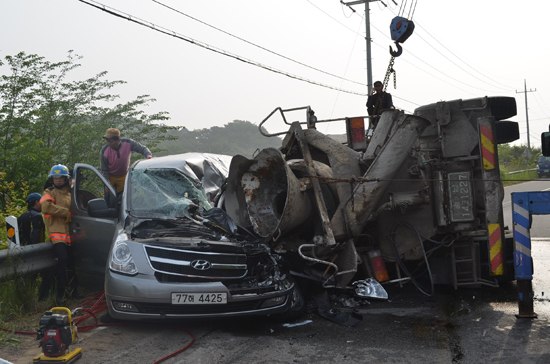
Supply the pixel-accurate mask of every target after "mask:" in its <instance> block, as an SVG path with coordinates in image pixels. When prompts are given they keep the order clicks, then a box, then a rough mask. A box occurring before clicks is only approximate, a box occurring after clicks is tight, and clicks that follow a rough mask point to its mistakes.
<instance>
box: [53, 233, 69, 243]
mask: <svg viewBox="0 0 550 364" xmlns="http://www.w3.org/2000/svg"><path fill="white" fill-rule="evenodd" d="M50 240H52V241H53V240H63V241H66V242H69V243H70V242H71V238H70V237H68V236H67V235H66V234H50Z"/></svg>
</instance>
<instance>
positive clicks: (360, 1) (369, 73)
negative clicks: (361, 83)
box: [340, 0, 385, 95]
mask: <svg viewBox="0 0 550 364" xmlns="http://www.w3.org/2000/svg"><path fill="white" fill-rule="evenodd" d="M374 1H381V0H357V1H350V2H347V3H346V2H342V1H340V2H341V3H342V4H344V5H347V6H349V7H350V8H351V6H352V5H358V4H365V27H366V35H365V39H366V41H367V93H368V94H369V95H370V93H371V91H372V66H371V52H370V43H371V39H370V8H369V3H370V2H374ZM382 4H384V3H382ZM384 5H385V4H384ZM352 10H353V9H352ZM354 11H355V10H354Z"/></svg>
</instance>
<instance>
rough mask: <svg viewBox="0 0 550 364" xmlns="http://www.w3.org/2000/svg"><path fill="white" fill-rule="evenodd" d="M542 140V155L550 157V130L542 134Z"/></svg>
mask: <svg viewBox="0 0 550 364" xmlns="http://www.w3.org/2000/svg"><path fill="white" fill-rule="evenodd" d="M540 141H541V144H542V155H543V156H545V157H550V132H548V131H547V132H545V133H542V134H541V135H540Z"/></svg>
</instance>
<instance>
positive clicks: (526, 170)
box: [508, 168, 537, 174]
mask: <svg viewBox="0 0 550 364" xmlns="http://www.w3.org/2000/svg"><path fill="white" fill-rule="evenodd" d="M536 170H537V169H536V168H530V169H522V170H521V171H513V172H508V174H516V173H522V172H530V171H536Z"/></svg>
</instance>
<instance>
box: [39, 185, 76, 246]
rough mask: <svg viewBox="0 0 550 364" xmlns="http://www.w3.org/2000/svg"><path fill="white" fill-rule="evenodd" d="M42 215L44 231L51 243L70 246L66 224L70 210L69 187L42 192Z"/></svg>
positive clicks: (51, 188) (53, 188)
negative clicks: (44, 225)
mask: <svg viewBox="0 0 550 364" xmlns="http://www.w3.org/2000/svg"><path fill="white" fill-rule="evenodd" d="M40 203H41V204H42V213H43V214H44V222H45V224H46V230H47V232H48V235H49V236H50V240H51V242H52V243H54V244H57V243H64V244H66V245H71V234H70V230H69V224H68V223H66V222H65V221H66V219H67V215H69V209H70V208H71V189H70V187H69V186H63V187H61V188H56V187H55V186H52V187H50V188H48V189H47V190H45V191H44V194H43V195H42V199H41V200H40Z"/></svg>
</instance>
